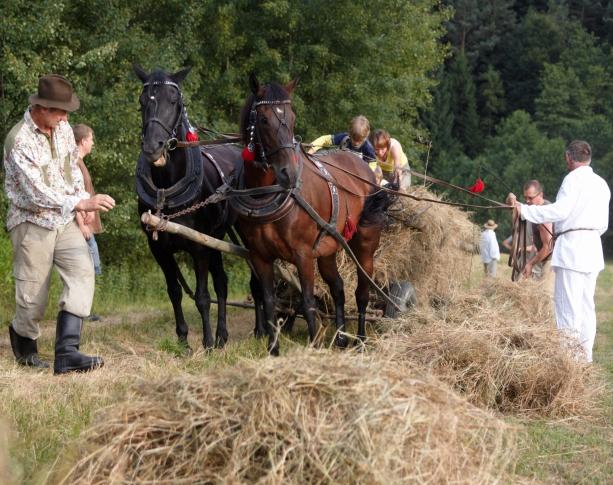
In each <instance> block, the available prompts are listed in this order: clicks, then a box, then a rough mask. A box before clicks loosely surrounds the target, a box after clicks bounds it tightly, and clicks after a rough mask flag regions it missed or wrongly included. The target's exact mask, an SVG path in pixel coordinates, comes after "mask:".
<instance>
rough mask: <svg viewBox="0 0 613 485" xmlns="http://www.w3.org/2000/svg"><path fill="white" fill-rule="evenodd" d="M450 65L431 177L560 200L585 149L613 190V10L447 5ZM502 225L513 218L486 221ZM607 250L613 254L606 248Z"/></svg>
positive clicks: (438, 108)
mask: <svg viewBox="0 0 613 485" xmlns="http://www.w3.org/2000/svg"><path fill="white" fill-rule="evenodd" d="M445 3H447V4H449V6H451V7H453V9H454V16H453V19H451V20H450V21H449V22H448V23H447V35H446V39H447V40H448V41H449V43H450V46H451V49H452V55H451V56H449V58H448V59H447V61H446V63H445V66H444V68H443V69H441V70H440V71H439V75H438V79H439V81H440V82H439V84H438V87H437V88H436V90H435V96H434V102H433V105H432V109H431V110H428V111H426V112H424V113H423V116H422V119H423V120H424V121H425V123H426V125H427V126H428V127H429V129H430V133H431V137H432V141H433V156H432V163H431V165H430V166H431V169H432V172H433V173H434V174H435V175H436V176H438V177H440V178H442V179H446V180H452V181H454V182H456V183H459V184H461V185H465V186H468V185H470V184H472V182H473V181H474V180H475V178H476V177H478V176H481V177H482V178H483V179H484V181H485V184H486V190H485V192H484V195H487V196H488V197H490V198H493V199H497V200H503V199H504V196H505V194H507V193H508V192H509V191H513V192H515V193H517V194H521V190H522V186H523V183H524V182H525V181H527V180H530V179H533V178H536V179H539V180H540V181H541V182H543V183H544V185H545V191H546V192H545V195H546V197H547V198H548V199H550V200H552V201H553V200H554V199H555V194H556V192H557V189H558V187H559V185H560V183H561V181H562V178H563V177H564V175H565V172H566V168H565V164H564V158H563V150H564V147H565V145H566V144H567V143H568V142H569V141H571V140H572V139H585V140H587V141H589V142H590V143H591V145H592V149H593V157H592V159H593V163H592V165H593V167H594V170H595V171H596V172H597V173H599V174H600V175H602V176H603V177H605V179H606V180H607V181H609V182H611V181H612V180H613V85H612V84H613V76H612V75H613V63H612V62H611V60H613V58H612V52H611V41H612V40H613V30H612V29H611V28H610V25H611V20H612V17H613V7H612V6H611V3H610V2H607V1H600V0H566V1H556V2H545V1H519V0H518V1H513V0H493V1H490V2H481V1H476V0H449V1H447V2H445ZM490 217H491V218H495V219H497V220H499V221H500V222H502V223H503V224H502V228H501V229H499V233H500V232H501V231H502V234H499V235H500V236H502V237H506V234H505V233H504V231H505V230H508V227H509V221H508V217H506V215H505V214H500V212H498V213H494V212H490V213H478V214H477V215H476V218H477V219H478V222H483V220H484V219H486V218H490ZM608 239H609V241H608V245H609V246H611V245H613V244H612V242H611V241H610V238H608Z"/></svg>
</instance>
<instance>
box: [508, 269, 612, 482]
mask: <svg viewBox="0 0 613 485" xmlns="http://www.w3.org/2000/svg"><path fill="white" fill-rule="evenodd" d="M596 308H597V312H598V328H597V333H596V344H595V347H594V369H595V371H597V372H602V373H603V375H604V377H605V380H606V383H607V387H606V389H605V394H604V397H603V400H602V403H601V409H602V412H601V414H600V415H598V416H594V417H593V418H592V419H591V420H590V421H588V422H586V421H579V420H569V421H553V422H552V421H546V420H541V419H538V420H529V421H521V422H520V423H519V424H521V425H523V427H524V430H525V432H524V433H523V434H522V435H521V443H520V455H519V459H518V462H517V465H516V473H517V474H518V475H521V476H525V477H530V478H533V479H536V480H542V481H544V482H547V483H593V484H601V483H602V484H605V483H611V480H612V477H613V262H609V263H608V264H607V267H606V269H605V271H603V272H602V273H601V274H600V276H599V278H598V284H597V291H596Z"/></svg>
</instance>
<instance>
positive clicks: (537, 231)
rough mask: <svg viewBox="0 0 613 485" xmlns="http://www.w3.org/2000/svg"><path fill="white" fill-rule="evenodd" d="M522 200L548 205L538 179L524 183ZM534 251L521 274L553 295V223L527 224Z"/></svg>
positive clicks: (529, 203)
mask: <svg viewBox="0 0 613 485" xmlns="http://www.w3.org/2000/svg"><path fill="white" fill-rule="evenodd" d="M524 200H525V201H526V204H528V205H536V206H541V205H549V204H551V202H549V201H548V200H547V199H545V194H544V192H543V186H542V184H541V183H540V182H539V181H538V180H529V181H528V182H526V183H525V184H524ZM529 226H530V229H529V230H531V231H532V242H533V245H534V248H535V251H536V252H535V253H534V254H533V255H532V257H531V258H530V259H529V260H528V261H527V262H526V266H525V267H524V271H523V275H524V277H525V278H532V279H535V280H539V281H541V282H542V283H543V286H544V288H545V291H546V292H547V294H548V295H549V296H550V297H553V290H554V275H553V272H552V270H551V253H552V251H553V224H551V223H543V224H529Z"/></svg>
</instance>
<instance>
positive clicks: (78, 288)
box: [54, 222, 95, 318]
mask: <svg viewBox="0 0 613 485" xmlns="http://www.w3.org/2000/svg"><path fill="white" fill-rule="evenodd" d="M54 263H55V266H56V268H57V270H58V272H59V274H60V278H61V279H62V282H63V283H64V289H63V291H62V294H61V295H60V302H59V305H60V310H64V311H67V312H69V313H72V314H73V315H76V316H77V317H80V318H84V317H86V316H88V315H89V312H90V310H91V306H92V302H93V299H94V288H95V280H94V265H93V263H92V258H91V255H90V253H89V247H88V246H87V242H86V241H85V238H84V237H83V235H82V234H81V231H80V230H79V227H78V226H77V224H76V223H75V222H71V223H69V224H67V225H66V226H64V227H63V228H62V229H61V230H59V231H58V237H57V242H56V246H55V254H54Z"/></svg>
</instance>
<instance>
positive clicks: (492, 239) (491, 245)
mask: <svg viewBox="0 0 613 485" xmlns="http://www.w3.org/2000/svg"><path fill="white" fill-rule="evenodd" d="M479 254H480V255H481V261H483V262H484V263H485V264H488V263H491V262H492V261H493V260H494V259H495V260H497V261H498V260H500V248H499V247H498V241H497V240H496V233H495V232H494V231H492V230H491V229H486V230H484V231H483V232H482V233H481V239H480V241H479Z"/></svg>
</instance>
